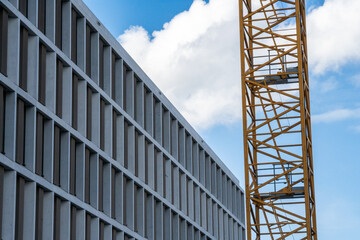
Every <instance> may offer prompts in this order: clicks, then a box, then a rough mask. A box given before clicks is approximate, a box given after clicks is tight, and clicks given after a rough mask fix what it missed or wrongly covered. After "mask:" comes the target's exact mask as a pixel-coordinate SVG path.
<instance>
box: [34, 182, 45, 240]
mask: <svg viewBox="0 0 360 240" xmlns="http://www.w3.org/2000/svg"><path fill="white" fill-rule="evenodd" d="M43 213H44V190H43V189H42V188H40V187H38V188H37V189H36V224H35V239H37V240H42V239H43V235H42V232H43V225H44V218H43Z"/></svg>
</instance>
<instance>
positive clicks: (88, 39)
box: [86, 24, 93, 78]
mask: <svg viewBox="0 0 360 240" xmlns="http://www.w3.org/2000/svg"><path fill="white" fill-rule="evenodd" d="M92 33H93V30H92V28H91V27H90V25H89V24H86V74H87V75H88V76H89V77H90V78H91V62H92V61H91V59H92V56H91V51H92V49H91V38H92Z"/></svg>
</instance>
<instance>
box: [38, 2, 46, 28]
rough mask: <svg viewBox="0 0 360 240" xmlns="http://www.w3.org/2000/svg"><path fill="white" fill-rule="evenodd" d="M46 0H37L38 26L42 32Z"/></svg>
mask: <svg viewBox="0 0 360 240" xmlns="http://www.w3.org/2000/svg"><path fill="white" fill-rule="evenodd" d="M46 2H47V1H46V0H38V6H39V8H38V28H39V30H40V31H41V32H42V33H44V34H45V33H46Z"/></svg>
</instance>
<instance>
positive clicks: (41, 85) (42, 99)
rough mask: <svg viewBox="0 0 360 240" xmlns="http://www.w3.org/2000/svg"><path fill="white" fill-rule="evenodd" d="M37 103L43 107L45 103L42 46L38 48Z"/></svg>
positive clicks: (43, 52) (44, 57)
mask: <svg viewBox="0 0 360 240" xmlns="http://www.w3.org/2000/svg"><path fill="white" fill-rule="evenodd" d="M39 102H40V103H42V104H43V105H45V102H46V47H45V46H44V45H43V44H40V47H39Z"/></svg>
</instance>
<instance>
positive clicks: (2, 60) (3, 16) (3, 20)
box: [0, 7, 8, 75]
mask: <svg viewBox="0 0 360 240" xmlns="http://www.w3.org/2000/svg"><path fill="white" fill-rule="evenodd" d="M0 32H1V36H0V73H2V74H4V75H7V45H8V13H7V12H6V11H5V9H3V8H2V7H0Z"/></svg>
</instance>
